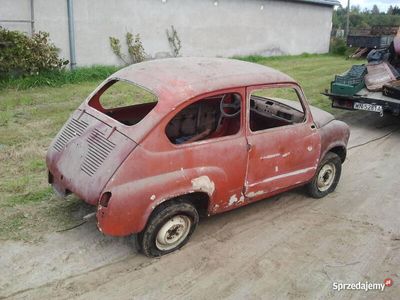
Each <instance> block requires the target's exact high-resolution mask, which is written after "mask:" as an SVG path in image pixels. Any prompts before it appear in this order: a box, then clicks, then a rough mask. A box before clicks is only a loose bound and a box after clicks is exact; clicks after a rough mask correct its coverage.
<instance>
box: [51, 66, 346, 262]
mask: <svg viewBox="0 0 400 300" xmlns="http://www.w3.org/2000/svg"><path fill="white" fill-rule="evenodd" d="M137 103H140V104H137ZM348 139H349V128H348V126H347V125H346V124H345V123H343V122H341V121H338V120H335V119H334V117H333V116H332V115H331V114H329V113H327V112H325V111H322V110H320V109H318V108H314V107H310V106H309V105H308V103H307V100H306V97H305V96H304V93H303V90H302V89H301V87H300V86H299V85H298V84H297V83H296V81H294V80H293V79H292V78H291V77H289V76H288V75H285V74H283V73H281V72H279V71H277V70H274V69H271V68H268V67H265V66H261V65H258V64H253V63H248V62H243V61H239V60H230V59H220V58H173V59H161V60H154V61H148V62H143V63H139V64H135V65H132V66H129V67H126V68H124V69H122V70H120V71H118V72H116V73H115V74H113V75H112V76H110V77H109V78H108V79H107V80H105V81H104V82H103V83H102V84H101V85H100V86H99V87H98V88H97V89H96V90H95V91H94V92H93V93H92V94H91V95H90V96H89V97H88V98H87V99H86V100H85V101H84V102H83V103H82V104H81V105H80V107H79V108H78V109H77V110H76V111H75V112H74V113H73V114H72V115H71V117H70V118H69V120H68V121H67V123H66V124H65V125H64V126H63V128H62V129H61V131H60V132H59V133H58V135H57V136H56V137H55V139H54V141H53V142H52V144H51V146H50V148H49V150H48V153H47V158H46V160H47V166H48V169H49V182H50V183H51V184H52V185H53V187H54V189H55V190H56V191H58V192H59V193H61V194H63V195H65V194H68V193H74V194H76V195H77V196H78V197H80V198H82V199H83V200H84V201H86V202H87V203H89V204H92V205H95V206H97V213H96V216H97V222H98V228H99V230H100V231H101V232H103V233H105V234H108V235H113V236H126V235H130V234H134V233H137V234H138V236H137V237H138V242H139V245H140V248H141V251H142V252H143V253H144V254H145V255H148V256H160V255H163V254H166V253H169V252H172V251H174V250H176V249H178V248H180V247H182V246H183V245H184V244H185V243H186V242H187V241H188V240H189V238H190V236H191V235H192V233H193V231H194V230H195V228H196V226H197V223H198V221H199V215H202V214H203V215H208V216H210V215H214V214H217V213H221V212H224V211H228V210H231V209H234V208H238V207H240V206H243V205H246V204H249V203H252V202H255V201H258V200H261V199H265V198H267V197H270V196H273V195H275V194H278V193H282V192H284V191H287V190H289V189H292V188H295V187H298V186H302V185H306V186H307V189H308V190H309V192H310V194H311V195H312V196H313V197H316V198H320V197H323V196H325V195H327V194H328V193H330V192H332V191H333V190H334V189H335V188H336V185H337V184H338V181H339V178H340V173H341V165H342V163H343V161H344V160H345V158H346V146H347V142H348Z"/></svg>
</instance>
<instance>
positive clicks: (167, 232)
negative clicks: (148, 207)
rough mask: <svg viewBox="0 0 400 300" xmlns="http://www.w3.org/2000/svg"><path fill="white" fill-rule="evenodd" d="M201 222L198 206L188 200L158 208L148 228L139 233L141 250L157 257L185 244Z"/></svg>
mask: <svg viewBox="0 0 400 300" xmlns="http://www.w3.org/2000/svg"><path fill="white" fill-rule="evenodd" d="M198 222H199V214H198V212H197V210H196V208H195V207H194V206H193V205H192V204H190V203H187V202H173V203H171V204H169V205H166V206H164V205H163V206H162V207H160V208H158V209H157V208H156V210H155V211H154V213H153V214H152V217H151V218H150V220H149V222H148V224H147V226H146V228H145V229H144V230H143V232H141V233H140V234H139V235H138V242H139V245H140V250H141V251H142V252H143V254H145V255H146V256H150V257H156V256H161V255H164V254H167V253H170V252H173V251H175V250H177V249H179V248H181V247H182V246H183V245H185V244H186V243H187V242H188V240H189V238H190V236H191V235H192V233H193V231H194V230H195V229H196V227H197V224H198Z"/></svg>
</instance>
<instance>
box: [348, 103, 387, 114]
mask: <svg viewBox="0 0 400 300" xmlns="http://www.w3.org/2000/svg"><path fill="white" fill-rule="evenodd" d="M354 109H360V110H366V111H373V112H377V113H382V105H376V104H368V103H360V102H354Z"/></svg>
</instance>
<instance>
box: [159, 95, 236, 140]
mask: <svg viewBox="0 0 400 300" xmlns="http://www.w3.org/2000/svg"><path fill="white" fill-rule="evenodd" d="M241 111H242V99H241V96H240V95H239V94H237V93H226V94H221V95H216V96H211V97H207V98H203V99H201V100H198V101H196V102H194V103H192V104H190V105H189V106H187V107H185V108H184V109H183V110H181V111H180V112H178V113H177V114H176V115H175V117H173V118H172V119H171V121H170V122H169V123H168V125H167V127H166V129H165V133H166V135H167V137H168V139H169V140H170V141H171V142H172V143H173V144H185V143H191V142H196V141H201V140H206V139H212V138H218V137H223V136H229V135H234V134H236V133H238V132H239V129H240V114H241Z"/></svg>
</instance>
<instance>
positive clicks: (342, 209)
mask: <svg viewBox="0 0 400 300" xmlns="http://www.w3.org/2000/svg"><path fill="white" fill-rule="evenodd" d="M344 120H345V121H347V122H348V123H349V124H350V126H351V140H350V146H354V145H358V144H362V143H364V142H366V141H369V140H371V139H374V138H376V137H381V136H383V135H385V134H386V133H389V132H391V131H393V130H397V131H394V132H393V133H392V134H390V135H388V136H387V137H385V138H382V139H380V140H377V141H374V142H371V143H368V144H366V145H364V146H361V147H357V148H353V149H351V150H349V155H348V159H347V161H346V162H345V164H344V166H343V174H342V178H341V181H340V183H339V185H338V187H337V190H336V191H335V192H334V193H332V194H330V195H329V196H327V197H325V198H323V199H319V200H316V199H312V198H309V197H308V196H307V195H306V194H305V193H304V191H303V189H296V190H294V191H291V192H287V193H284V194H282V195H280V196H278V197H274V198H271V199H268V200H263V201H260V202H257V203H255V204H252V205H249V206H246V207H243V208H239V209H237V210H234V211H232V212H229V213H225V214H222V215H218V216H214V217H212V218H208V219H203V220H201V221H200V226H199V227H198V229H197V231H196V232H195V233H194V235H193V237H192V239H191V241H190V242H189V243H188V244H187V245H186V246H185V247H184V248H182V249H181V250H180V251H178V252H176V253H173V254H170V255H167V256H164V257H162V258H160V259H150V258H147V257H144V256H143V255H140V254H137V252H136V250H134V248H132V247H131V246H132V245H131V244H132V240H131V239H129V238H111V237H104V236H102V234H101V233H100V232H98V231H97V229H96V226H95V222H94V221H92V222H89V223H86V224H85V225H84V226H81V227H78V228H76V229H73V230H70V231H67V232H63V233H53V234H51V235H49V236H46V237H44V239H43V241H41V242H39V243H36V244H29V243H23V242H13V241H7V242H2V243H1V244H0V255H1V259H0V270H1V273H0V274H1V276H0V298H2V297H4V298H7V297H9V298H14V299H52V298H59V299H70V298H79V299H97V298H100V299H111V298H112V299H134V298H146V299H183V298H189V299H221V298H227V299H350V298H351V299H398V296H399V295H400V253H399V252H400V222H399V214H400V201H399V192H400V187H399V178H398V176H399V169H400V159H399V146H400V120H399V119H398V118H392V117H385V118H380V117H379V116H377V114H367V113H356V112H352V113H348V114H346V115H345V118H344ZM388 277H389V278H392V279H393V282H394V284H393V286H392V287H387V288H385V290H384V291H383V292H376V291H369V292H365V291H340V292H338V291H334V290H333V289H332V285H333V282H336V281H337V282H342V283H356V282H358V281H361V282H365V281H368V282H374V283H383V280H384V279H385V278H388Z"/></svg>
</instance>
